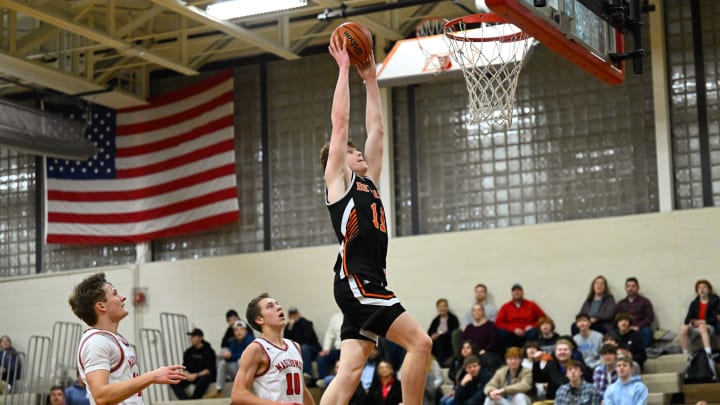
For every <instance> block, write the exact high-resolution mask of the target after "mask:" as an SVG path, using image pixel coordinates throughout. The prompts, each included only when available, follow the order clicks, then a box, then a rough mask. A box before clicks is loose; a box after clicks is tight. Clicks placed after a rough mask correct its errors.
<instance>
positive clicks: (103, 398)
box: [68, 273, 185, 405]
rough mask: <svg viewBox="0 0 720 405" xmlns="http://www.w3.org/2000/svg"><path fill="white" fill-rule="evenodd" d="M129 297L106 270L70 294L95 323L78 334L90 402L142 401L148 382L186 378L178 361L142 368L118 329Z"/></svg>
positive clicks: (138, 404) (76, 309)
mask: <svg viewBox="0 0 720 405" xmlns="http://www.w3.org/2000/svg"><path fill="white" fill-rule="evenodd" d="M125 300H126V297H125V296H123V295H120V294H118V292H117V290H116V289H115V287H113V285H112V284H110V283H109V282H108V281H107V280H106V279H105V274H104V273H97V274H94V275H92V276H90V277H87V278H86V279H84V280H83V281H82V282H80V284H78V285H76V286H75V289H74V290H73V293H72V295H70V298H69V299H68V302H69V304H70V308H72V311H73V313H75V315H77V317H78V318H80V319H82V320H83V321H84V322H85V323H86V324H88V326H90V327H91V329H88V330H86V331H85V332H84V333H83V335H82V338H81V339H80V347H79V349H78V370H80V377H81V378H82V380H83V381H85V384H86V385H87V390H88V398H89V399H90V403H91V404H92V405H106V404H127V405H142V404H143V399H142V390H143V389H145V388H146V387H148V386H149V385H150V384H177V383H178V382H180V381H181V380H184V379H185V374H184V373H183V372H182V370H183V368H184V367H183V366H177V365H175V366H167V367H160V368H158V369H156V370H153V371H150V372H147V373H145V374H140V373H139V369H138V366H137V362H136V358H135V352H134V351H133V349H132V347H131V346H130V343H128V341H127V340H125V338H123V337H122V336H120V335H119V334H118V333H117V331H118V326H119V325H120V321H121V320H122V319H123V318H125V317H126V316H127V314H128V311H127V310H126V309H125Z"/></svg>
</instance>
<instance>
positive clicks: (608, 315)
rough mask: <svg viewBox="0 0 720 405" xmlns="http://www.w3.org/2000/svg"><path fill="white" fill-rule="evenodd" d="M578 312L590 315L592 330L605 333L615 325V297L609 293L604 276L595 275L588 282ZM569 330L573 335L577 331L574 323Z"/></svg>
mask: <svg viewBox="0 0 720 405" xmlns="http://www.w3.org/2000/svg"><path fill="white" fill-rule="evenodd" d="M580 312H581V313H585V314H588V315H590V328H591V329H592V330H596V331H598V332H600V333H606V332H608V331H610V330H612V329H613V328H614V327H615V323H614V321H615V298H614V297H613V295H612V294H610V288H609V287H608V285H607V279H606V278H605V277H603V276H597V277H595V278H594V279H593V281H592V283H590V292H588V295H587V298H585V302H583V304H582V306H581V307H580ZM571 330H572V334H573V335H576V334H577V333H578V331H577V326H575V324H573V325H572V328H571Z"/></svg>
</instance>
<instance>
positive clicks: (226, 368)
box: [203, 320, 255, 398]
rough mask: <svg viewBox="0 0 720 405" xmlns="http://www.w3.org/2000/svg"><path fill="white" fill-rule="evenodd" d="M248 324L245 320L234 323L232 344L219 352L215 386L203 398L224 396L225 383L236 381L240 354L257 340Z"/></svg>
mask: <svg viewBox="0 0 720 405" xmlns="http://www.w3.org/2000/svg"><path fill="white" fill-rule="evenodd" d="M249 329H250V328H249V327H248V324H247V323H245V321H241V320H237V321H235V323H234V324H233V333H234V336H233V338H232V339H230V346H229V347H225V348H222V349H220V351H219V352H218V353H217V357H218V363H217V378H216V379H215V386H214V387H212V389H210V390H209V391H208V393H207V394H205V396H204V397H203V398H220V397H222V390H223V385H225V383H226V382H228V381H234V380H235V375H236V374H237V372H238V370H239V369H240V356H242V354H243V352H244V351H245V349H246V348H247V347H248V346H249V345H250V343H252V342H253V340H255V338H254V337H252V336H250V333H248V330H249Z"/></svg>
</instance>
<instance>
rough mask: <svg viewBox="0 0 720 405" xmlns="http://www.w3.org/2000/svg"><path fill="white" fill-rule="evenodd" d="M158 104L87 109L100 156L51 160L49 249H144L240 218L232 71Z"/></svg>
mask: <svg viewBox="0 0 720 405" xmlns="http://www.w3.org/2000/svg"><path fill="white" fill-rule="evenodd" d="M149 101H150V105H149V106H143V107H137V108H130V109H123V110H118V111H117V113H116V112H115V111H113V110H111V109H107V108H104V107H99V106H93V107H91V108H89V109H86V110H85V111H84V114H85V117H84V119H85V120H87V121H88V127H87V129H86V131H85V133H86V136H87V138H88V139H91V140H92V141H93V142H94V143H95V145H96V146H97V148H98V153H97V155H95V156H93V157H92V158H90V159H89V160H87V161H69V160H62V159H48V161H47V177H48V179H47V205H46V206H47V227H46V230H47V242H48V243H65V244H76V243H126V242H129V243H139V242H146V241H149V240H153V239H159V238H165V237H170V236H176V235H180V234H184V233H189V232H195V231H199V230H203V229H207V228H210V227H214V226H218V225H222V224H226V223H229V222H235V221H237V220H238V218H239V215H240V214H239V210H238V201H237V187H236V180H235V149H234V141H233V139H234V131H233V80H232V71H226V72H222V73H220V74H218V75H215V76H213V77H211V78H209V79H207V80H204V81H202V82H200V83H197V84H195V85H192V86H190V87H188V88H185V89H182V90H179V91H176V92H173V93H171V94H166V95H163V96H160V97H157V98H155V99H150V100H149ZM76 114H78V113H77V112H76ZM76 118H78V117H76Z"/></svg>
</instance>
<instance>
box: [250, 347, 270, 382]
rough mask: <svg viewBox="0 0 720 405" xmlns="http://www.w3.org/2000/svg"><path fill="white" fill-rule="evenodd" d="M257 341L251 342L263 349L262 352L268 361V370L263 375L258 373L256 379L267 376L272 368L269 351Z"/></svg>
mask: <svg viewBox="0 0 720 405" xmlns="http://www.w3.org/2000/svg"><path fill="white" fill-rule="evenodd" d="M257 339H260V338H257ZM257 339H256V340H253V341H252V342H251V344H252V343H257V344H258V345H259V346H260V349H262V352H263V354H264V355H265V359H266V360H267V368H266V369H265V370H264V371H263V372H262V373H259V374H257V373H256V374H255V378H258V377H262V376H264V375H265V374H267V372H268V371H270V366H271V364H270V355H269V354H268V352H267V350H265V347H264V346H263V345H262V343H260V342H258V341H257ZM263 340H265V339H263ZM265 341H266V342H267V340H265ZM268 343H270V342H268ZM270 344H271V345H272V343H270ZM273 346H274V345H273Z"/></svg>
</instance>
